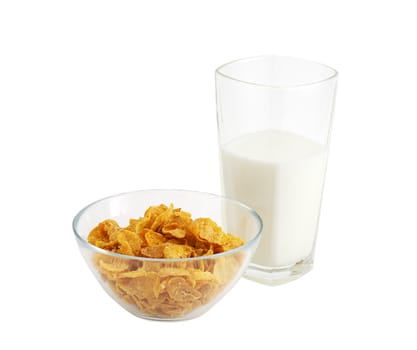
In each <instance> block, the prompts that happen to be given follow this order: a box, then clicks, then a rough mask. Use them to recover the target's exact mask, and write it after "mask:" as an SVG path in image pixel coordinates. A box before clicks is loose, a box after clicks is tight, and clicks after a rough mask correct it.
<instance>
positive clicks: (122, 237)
mask: <svg viewBox="0 0 417 350" xmlns="http://www.w3.org/2000/svg"><path fill="white" fill-rule="evenodd" d="M88 241H89V243H91V244H93V245H95V246H97V247H99V248H102V249H106V250H109V251H112V252H115V253H119V254H124V255H128V256H137V257H145V258H151V259H149V260H135V259H123V258H118V257H116V256H114V257H110V256H108V255H105V254H100V253H97V254H96V255H95V257H94V262H95V266H96V268H97V269H98V271H99V272H100V274H101V275H102V276H103V278H104V280H106V281H107V282H108V284H109V286H110V287H111V288H112V290H113V291H114V292H115V293H116V294H117V295H118V296H119V297H120V298H121V299H122V300H123V301H125V302H126V303H129V304H134V305H136V307H137V308H139V310H140V311H141V312H142V313H144V314H145V315H147V316H149V317H157V318H175V317H178V316H181V315H184V314H186V313H188V312H190V311H193V310H195V309H196V308H198V307H201V306H204V305H205V304H207V303H208V302H209V301H211V300H212V299H213V298H214V297H216V295H218V294H219V292H221V290H222V288H223V286H225V285H226V284H227V283H228V282H230V280H231V279H232V278H233V276H235V274H236V271H237V270H238V269H239V266H240V263H239V261H238V259H239V257H238V256H237V257H236V256H234V255H233V254H232V255H224V256H221V257H215V258H213V259H210V255H213V254H216V253H220V252H225V251H228V250H231V249H234V248H237V247H239V246H241V245H242V244H243V243H244V242H243V241H242V240H241V239H240V238H239V237H236V236H233V235H231V234H229V233H226V232H224V231H223V230H222V229H221V227H219V226H218V225H217V224H216V223H215V222H214V221H213V220H211V219H209V218H198V219H195V220H193V219H192V218H191V214H190V213H188V212H185V211H182V210H181V209H179V208H174V206H173V205H172V204H171V205H170V206H166V205H164V204H161V205H159V206H151V207H149V208H148V209H147V210H146V211H145V213H144V216H143V217H141V218H139V219H130V221H129V225H128V226H126V227H120V226H119V224H118V223H117V222H116V221H114V220H111V219H108V220H104V221H103V222H101V223H99V224H98V225H97V226H96V227H95V228H93V230H91V232H90V234H89V236H88ZM200 256H206V257H207V258H206V259H195V260H181V259H184V258H192V257H200ZM152 258H154V259H158V260H156V261H153V260H152ZM163 259H176V260H167V261H166V262H165V261H163Z"/></svg>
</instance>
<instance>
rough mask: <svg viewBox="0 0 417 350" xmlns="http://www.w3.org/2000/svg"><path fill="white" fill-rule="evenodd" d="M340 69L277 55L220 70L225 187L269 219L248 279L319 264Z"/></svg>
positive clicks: (282, 278)
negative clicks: (322, 209)
mask: <svg viewBox="0 0 417 350" xmlns="http://www.w3.org/2000/svg"><path fill="white" fill-rule="evenodd" d="M337 75H338V74H337V72H336V71H335V70H334V69H332V68H330V67H328V66H326V65H323V64H320V63H316V62H311V61H307V60H303V59H297V58H290V57H281V56H275V55H266V56H259V57H252V58H246V59H240V60H237V61H233V62H230V63H227V64H225V65H222V66H221V67H219V68H218V69H217V70H216V103H217V123H218V136H219V150H220V163H221V164H220V167H221V183H222V192H223V194H224V195H225V196H227V197H231V198H235V199H237V200H239V201H242V202H244V203H246V204H247V205H248V206H250V207H252V208H254V209H255V210H256V211H257V212H258V213H259V214H260V216H261V217H262V220H263V223H264V229H263V233H262V238H261V241H260V243H259V246H258V249H257V251H256V253H255V255H254V257H253V259H252V261H251V263H250V265H249V267H248V269H247V271H246V277H248V278H250V279H253V280H256V281H258V282H261V283H264V284H270V285H276V284H281V283H284V282H288V281H291V280H293V279H296V278H298V277H300V276H302V275H304V274H305V273H307V272H308V271H310V270H311V269H312V267H313V262H314V248H315V244H316V237H317V229H318V223H319V215H320V205H321V199H322V192H323V187H324V179H325V173H326V166H327V158H328V157H327V155H328V150H329V140H330V131H331V124H332V116H333V108H334V100H335V94H336V84H337Z"/></svg>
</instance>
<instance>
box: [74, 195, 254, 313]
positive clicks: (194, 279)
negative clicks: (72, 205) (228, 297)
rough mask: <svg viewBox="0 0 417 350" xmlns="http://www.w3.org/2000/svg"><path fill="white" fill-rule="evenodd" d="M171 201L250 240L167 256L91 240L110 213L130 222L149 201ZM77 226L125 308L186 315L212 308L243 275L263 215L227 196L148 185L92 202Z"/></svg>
mask: <svg viewBox="0 0 417 350" xmlns="http://www.w3.org/2000/svg"><path fill="white" fill-rule="evenodd" d="M171 203H172V204H173V205H174V207H175V208H181V209H182V210H183V211H186V212H189V213H190V214H191V216H192V218H193V219H196V218H211V219H212V220H213V221H215V222H216V223H217V225H219V226H220V227H221V228H222V229H223V231H225V232H228V233H231V234H233V235H235V236H238V237H240V238H241V239H242V240H243V241H244V242H245V243H244V245H241V246H239V247H238V248H235V249H231V250H228V251H225V252H221V253H217V254H212V255H206V256H198V257H190V258H169V259H166V258H146V257H136V256H129V255H122V254H118V253H114V252H111V251H108V250H104V249H101V248H98V247H96V246H94V245H92V244H90V243H89V242H88V241H87V237H88V234H89V233H90V231H91V230H92V229H93V228H94V227H96V226H97V225H98V224H99V223H100V222H102V221H104V220H106V219H113V220H115V221H117V222H118V224H119V225H120V226H121V227H125V226H127V225H129V220H130V219H131V218H136V219H137V218H139V217H141V216H142V215H143V214H144V212H145V211H146V209H148V207H150V206H158V205H160V204H165V205H170V204H171ZM73 230H74V233H75V238H76V241H77V243H78V246H79V248H80V251H81V254H82V256H83V257H84V259H85V261H86V263H87V265H88V267H89V268H90V269H91V271H92V272H93V274H94V276H95V277H96V278H97V280H98V281H99V283H100V284H101V286H102V287H103V289H104V290H105V291H106V292H107V293H108V294H109V295H110V296H111V297H112V298H113V299H114V300H115V301H116V302H117V303H118V304H119V305H121V306H122V307H123V308H124V309H126V310H127V311H129V312H130V313H132V314H134V315H135V316H138V317H141V318H147V319H154V320H186V319H191V318H195V317H198V316H200V315H202V314H204V313H205V312H206V311H208V310H209V309H210V308H211V307H212V306H213V305H215V304H216V303H217V302H218V301H219V300H220V299H221V298H222V297H223V296H224V295H225V294H226V293H227V292H228V291H229V290H230V289H231V288H232V287H233V286H234V285H235V283H236V282H237V281H238V280H239V278H240V277H241V276H242V275H243V273H244V272H245V270H246V268H247V266H248V264H249V262H250V261H251V258H252V256H253V254H254V252H255V250H256V247H257V245H258V242H259V239H260V236H261V231H262V220H261V218H260V217H259V215H258V214H257V213H256V212H255V211H254V210H253V209H251V208H249V207H247V206H246V205H244V204H242V203H240V202H238V201H235V200H232V199H228V198H225V197H222V196H217V195H214V194H209V193H202V192H195V191H185V190H144V191H136V192H129V193H123V194H118V195H115V196H111V197H108V198H104V199H101V200H98V201H96V202H94V203H92V204H90V205H88V206H87V207H85V208H84V209H82V210H81V211H80V212H79V213H78V214H77V215H76V216H75V218H74V221H73Z"/></svg>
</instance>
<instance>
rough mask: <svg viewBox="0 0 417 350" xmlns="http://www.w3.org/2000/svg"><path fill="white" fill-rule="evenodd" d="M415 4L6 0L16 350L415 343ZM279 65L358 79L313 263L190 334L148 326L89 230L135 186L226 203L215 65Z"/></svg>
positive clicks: (2, 89)
mask: <svg viewBox="0 0 417 350" xmlns="http://www.w3.org/2000/svg"><path fill="white" fill-rule="evenodd" d="M412 4H413V1H408V2H407V1H400V0H397V1H366V0H362V1H353V0H351V1H330V0H329V1H323V0H316V1H299V0H293V1H263V0H256V1H229V0H221V1H217V0H211V1H182V0H175V1H158V0H154V1H103V0H102V1H89V0H83V1H76V0H73V1H42V0H39V1H27V2H24V1H18V0H15V1H7V0H5V1H2V2H1V3H0V123H1V124H0V152H1V158H0V161H1V166H0V167H1V169H2V170H1V173H0V174H1V175H0V176H1V181H0V186H1V192H0V205H1V208H0V209H1V210H0V213H1V214H0V215H1V217H0V218H1V248H0V250H1V251H0V260H1V261H0V262H1V264H0V268H1V270H0V271H1V289H0V293H1V294H0V295H1V298H0V318H1V323H2V330H1V334H2V335H1V342H2V344H4V345H5V346H3V345H2V348H3V347H4V348H5V349H6V348H7V349H22V348H40V347H42V348H48V349H49V348H52V346H54V347H55V348H62V349H69V348H80V349H83V348H90V349H93V348H94V349H127V348H144V347H145V346H146V347H147V348H160V349H163V348H164V349H185V348H194V349H213V348H226V347H229V348H233V349H239V348H241V347H242V346H243V345H248V346H250V347H257V348H259V347H262V346H265V347H268V348H271V349H273V348H277V349H307V348H308V349H353V348H355V349H371V348H372V349H377V348H378V349H379V348H387V349H416V347H417V338H416V337H417V336H416V335H415V331H416V329H417V301H416V298H417V287H416V283H415V282H416V279H417V278H416V276H417V272H416V270H417V269H416V268H417V259H416V256H417V254H416V246H417V238H416V234H417V224H416V209H417V200H416V198H417V186H416V178H417V166H416V161H417V156H416V151H417V138H416V130H417V126H416V125H417V124H416V119H417V103H416V101H417V84H416V82H417V64H416V63H417V52H416V50H415V49H416V44H417V20H416V18H417V12H416V10H414V9H413V8H412ZM264 53H275V54H279V55H286V56H295V57H300V58H306V59H311V60H316V61H320V62H323V63H325V64H328V65H330V66H332V67H334V68H336V69H337V70H338V71H339V73H340V78H339V86H338V95H337V101H336V110H335V116H334V128H333V135H332V143H331V153H330V159H329V166H328V173H327V180H326V186H325V193H324V200H323V207H322V216H321V224H320V229H319V236H318V245H317V250H316V264H315V268H314V270H313V271H312V272H311V273H309V274H307V275H306V276H304V277H303V278H301V279H299V280H297V281H295V282H292V283H289V284H286V285H283V286H279V287H267V286H263V285H260V284H256V283H254V282H250V281H248V280H245V279H243V280H241V281H239V283H238V284H237V285H236V287H235V288H234V289H233V290H232V291H231V292H230V293H229V294H228V295H227V296H226V297H225V298H224V299H223V300H221V301H220V303H218V304H217V305H216V306H215V307H214V308H213V309H212V310H210V311H209V312H208V313H207V314H205V315H203V316H202V317H200V318H198V319H194V320H191V321H186V322H176V323H161V322H152V321H146V320H142V319H139V318H135V317H134V316H132V315H131V314H129V313H127V312H126V311H124V310H123V309H122V308H120V307H119V306H118V305H117V304H116V303H115V302H113V301H112V300H111V299H110V298H109V297H108V296H107V295H106V294H105V293H104V292H103V291H102V290H101V287H100V286H99V285H98V283H97V282H96V281H95V280H94V278H93V275H92V274H91V272H90V271H89V270H88V269H87V267H86V265H85V263H84V261H83V260H82V258H81V255H80V254H79V252H78V248H77V246H76V243H75V240H74V237H73V233H72V228H71V222H72V218H73V216H74V215H75V214H76V213H77V211H78V210H79V209H81V208H82V207H83V206H84V205H86V204H88V203H90V202H91V201H94V200H96V199H98V198H101V197H104V196H107V195H111V194H115V193H119V192H124V191H129V190H137V189H148V188H184V189H192V190H200V191H208V192H214V193H219V192H220V182H219V168H218V154H217V136H216V121H215V97H214V91H215V90H214V69H215V68H216V67H217V66H219V65H221V64H223V63H225V62H228V61H230V60H233V59H237V58H241V57H246V56H253V55H259V54H264Z"/></svg>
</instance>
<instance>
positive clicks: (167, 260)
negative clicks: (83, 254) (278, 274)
mask: <svg viewBox="0 0 417 350" xmlns="http://www.w3.org/2000/svg"><path fill="white" fill-rule="evenodd" d="M145 192H147V193H149V192H160V193H161V192H179V193H192V194H196V195H204V196H209V197H212V198H217V199H219V200H222V201H226V202H232V203H234V204H236V205H238V206H240V207H242V208H244V209H246V210H247V211H248V212H250V214H251V215H252V216H253V217H254V218H255V220H256V222H257V223H258V230H257V232H256V234H254V236H253V237H252V238H251V239H250V240H248V241H246V242H245V243H244V244H243V245H241V246H239V247H237V248H234V249H230V250H227V251H225V252H221V253H216V254H212V255H202V256H195V257H190V258H148V257H142V256H133V255H132V256H131V255H125V254H120V253H115V252H112V251H109V250H106V249H102V248H99V247H97V246H95V245H94V244H91V243H90V242H88V240H87V239H86V238H84V237H83V236H82V235H81V234H80V233H79V232H78V229H77V225H78V222H79V221H80V219H81V217H82V216H83V214H85V213H86V211H87V210H88V209H89V208H91V207H93V206H94V205H97V204H99V203H102V202H105V201H109V200H112V199H114V198H118V197H122V196H129V195H133V194H138V193H145ZM97 224H98V223H97ZM72 230H73V232H74V235H75V237H76V239H77V240H78V241H79V242H80V243H81V244H82V245H83V246H84V247H86V248H87V249H90V250H93V251H95V252H96V253H101V254H105V255H108V256H113V257H115V258H119V259H128V260H137V261H149V262H163V263H170V262H189V261H198V260H207V259H216V258H218V257H221V256H227V255H232V254H235V253H238V252H241V251H244V250H246V249H247V248H248V247H252V246H253V245H254V244H256V242H257V241H258V240H259V238H260V236H261V233H262V230H263V221H262V218H261V217H260V215H259V214H258V213H257V212H256V211H255V210H254V209H253V208H251V207H249V206H247V205H246V204H244V203H242V202H240V201H238V200H236V199H233V198H229V197H226V196H223V195H217V194H214V193H209V192H201V191H192V190H180V189H149V190H137V191H130V192H123V193H118V194H114V195H111V196H107V197H104V198H101V199H98V200H96V201H94V202H92V203H90V204H88V205H86V206H85V207H84V208H82V209H81V210H80V211H79V212H78V213H77V214H76V215H75V217H74V219H73V220H72Z"/></svg>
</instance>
